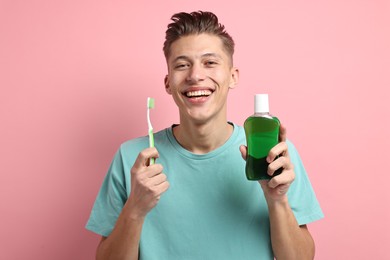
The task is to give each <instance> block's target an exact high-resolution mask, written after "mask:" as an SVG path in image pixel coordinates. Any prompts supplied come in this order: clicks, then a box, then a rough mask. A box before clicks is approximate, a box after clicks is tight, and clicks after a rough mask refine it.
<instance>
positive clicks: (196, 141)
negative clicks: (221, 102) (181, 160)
mask: <svg viewBox="0 0 390 260" xmlns="http://www.w3.org/2000/svg"><path fill="white" fill-rule="evenodd" d="M232 133H233V126H232V125H231V124H229V123H228V122H227V121H226V120H225V121H222V122H216V121H212V122H208V123H205V124H194V123H192V122H189V121H185V122H181V123H180V125H178V126H176V127H174V128H173V134H174V136H175V138H176V140H177V141H178V142H179V143H180V145H181V146H183V147H184V148H185V149H187V150H188V151H190V152H192V153H195V154H205V153H208V152H211V151H213V150H215V149H217V148H218V147H220V146H222V145H223V144H224V143H225V142H226V141H227V140H228V139H229V137H230V136H231V135H232Z"/></svg>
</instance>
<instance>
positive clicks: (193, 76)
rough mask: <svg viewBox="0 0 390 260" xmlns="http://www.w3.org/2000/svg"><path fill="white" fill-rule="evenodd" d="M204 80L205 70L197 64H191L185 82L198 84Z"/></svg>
mask: <svg viewBox="0 0 390 260" xmlns="http://www.w3.org/2000/svg"><path fill="white" fill-rule="evenodd" d="M204 79H205V68H203V67H202V66H201V65H199V64H193V65H192V66H191V69H190V70H188V75H187V81H188V82H198V81H202V80H204Z"/></svg>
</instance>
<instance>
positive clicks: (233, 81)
mask: <svg viewBox="0 0 390 260" xmlns="http://www.w3.org/2000/svg"><path fill="white" fill-rule="evenodd" d="M239 75H240V73H239V70H238V68H234V67H233V68H232V69H231V77H230V83H229V88H230V89H233V88H235V87H236V86H237V84H238V78H239Z"/></svg>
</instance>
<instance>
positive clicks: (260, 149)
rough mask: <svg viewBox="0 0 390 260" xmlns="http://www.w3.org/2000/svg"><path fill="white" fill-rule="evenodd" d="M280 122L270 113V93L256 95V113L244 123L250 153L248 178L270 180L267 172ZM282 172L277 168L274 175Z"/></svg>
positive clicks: (277, 139) (247, 159)
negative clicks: (269, 157)
mask: <svg viewBox="0 0 390 260" xmlns="http://www.w3.org/2000/svg"><path fill="white" fill-rule="evenodd" d="M279 127H280V122H279V120H278V119H277V118H276V117H272V116H271V115H270V114H269V105H268V95H267V94H258V95H255V114H254V115H252V116H250V117H249V118H248V119H247V120H246V121H245V123H244V129H245V135H246V141H247V147H248V154H247V158H246V166H245V173H246V177H247V179H248V180H270V179H271V178H272V176H270V175H268V174H267V169H268V162H267V161H266V158H267V156H268V153H269V151H270V150H271V149H272V148H273V147H274V146H275V145H277V144H278V142H279ZM281 172H282V169H279V170H277V171H276V172H275V173H274V175H273V176H276V175H278V174H280V173H281Z"/></svg>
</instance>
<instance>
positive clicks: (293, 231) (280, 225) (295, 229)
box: [268, 198, 315, 260]
mask: <svg viewBox="0 0 390 260" xmlns="http://www.w3.org/2000/svg"><path fill="white" fill-rule="evenodd" d="M268 209H269V218H270V228H271V242H272V250H273V252H274V255H275V258H276V259H278V260H283V259H288V260H290V259H291V260H293V259H299V260H305V259H314V252H315V248H314V241H313V239H312V237H311V235H310V232H309V230H308V229H307V227H306V225H302V226H299V225H298V223H297V221H296V219H295V216H294V214H293V212H292V210H291V208H290V205H289V204H288V202H287V198H286V200H285V201H280V202H276V203H272V202H271V203H268Z"/></svg>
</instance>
